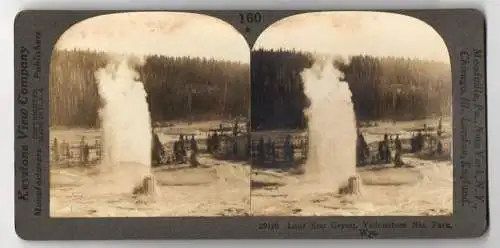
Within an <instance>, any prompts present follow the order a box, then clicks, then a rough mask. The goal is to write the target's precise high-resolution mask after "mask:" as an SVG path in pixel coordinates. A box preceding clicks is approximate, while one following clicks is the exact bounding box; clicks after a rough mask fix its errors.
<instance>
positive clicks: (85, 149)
mask: <svg viewBox="0 0 500 248" xmlns="http://www.w3.org/2000/svg"><path fill="white" fill-rule="evenodd" d="M89 155H90V146H89V144H88V143H87V142H85V144H84V145H83V164H85V165H87V164H88V163H89Z"/></svg>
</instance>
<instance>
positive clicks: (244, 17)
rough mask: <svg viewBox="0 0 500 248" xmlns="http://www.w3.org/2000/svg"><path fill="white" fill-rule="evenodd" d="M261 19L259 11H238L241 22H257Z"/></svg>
mask: <svg viewBox="0 0 500 248" xmlns="http://www.w3.org/2000/svg"><path fill="white" fill-rule="evenodd" d="M261 21H262V15H261V14H260V13H259V12H249V13H240V22H241V23H259V22H261Z"/></svg>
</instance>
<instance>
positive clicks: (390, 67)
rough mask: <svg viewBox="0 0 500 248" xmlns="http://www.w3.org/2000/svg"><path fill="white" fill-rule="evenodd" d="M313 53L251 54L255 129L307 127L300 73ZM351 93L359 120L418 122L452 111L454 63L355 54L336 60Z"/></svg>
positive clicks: (305, 100)
mask: <svg viewBox="0 0 500 248" xmlns="http://www.w3.org/2000/svg"><path fill="white" fill-rule="evenodd" d="M312 62H313V59H312V56H311V55H310V54H307V53H302V52H297V51H286V50H256V51H253V52H252V89H251V91H252V114H251V116H252V128H253V129H273V128H304V127H305V126H306V124H307V122H306V121H305V117H304V113H303V110H304V108H305V107H307V106H308V99H307V97H306V96H305V94H304V91H303V82H302V78H301V76H300V73H301V72H302V71H303V70H304V69H305V68H308V67H310V66H311V65H312ZM332 66H336V67H337V68H338V69H339V70H340V71H341V72H342V73H343V74H344V78H342V80H344V81H347V82H348V84H349V87H350V89H351V92H352V95H353V96H352V101H353V103H354V108H355V112H356V116H357V119H358V120H359V121H368V120H372V121H376V120H416V119H423V118H427V117H431V116H434V115H441V114H443V115H448V114H450V111H451V93H452V91H451V87H452V84H451V67H450V65H449V64H445V63H441V62H435V61H425V60H419V59H408V58H396V57H383V58H379V57H371V56H353V57H351V58H350V60H349V62H347V63H343V62H336V63H335V64H334V65H332Z"/></svg>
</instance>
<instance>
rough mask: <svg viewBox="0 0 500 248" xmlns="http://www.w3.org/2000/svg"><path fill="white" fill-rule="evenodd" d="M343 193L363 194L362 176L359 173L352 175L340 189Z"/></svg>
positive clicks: (340, 192)
mask: <svg viewBox="0 0 500 248" xmlns="http://www.w3.org/2000/svg"><path fill="white" fill-rule="evenodd" d="M338 193H339V194H341V195H359V194H361V178H360V177H359V175H355V176H351V177H349V179H348V180H347V183H345V184H344V185H343V186H341V187H340V188H339V191H338Z"/></svg>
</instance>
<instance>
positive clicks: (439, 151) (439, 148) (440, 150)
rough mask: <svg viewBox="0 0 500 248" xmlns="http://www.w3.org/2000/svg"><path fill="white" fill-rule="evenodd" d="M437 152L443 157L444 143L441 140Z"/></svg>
mask: <svg viewBox="0 0 500 248" xmlns="http://www.w3.org/2000/svg"><path fill="white" fill-rule="evenodd" d="M436 152H437V154H438V155H443V153H444V149H443V143H442V142H441V140H438V143H437V150H436Z"/></svg>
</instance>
